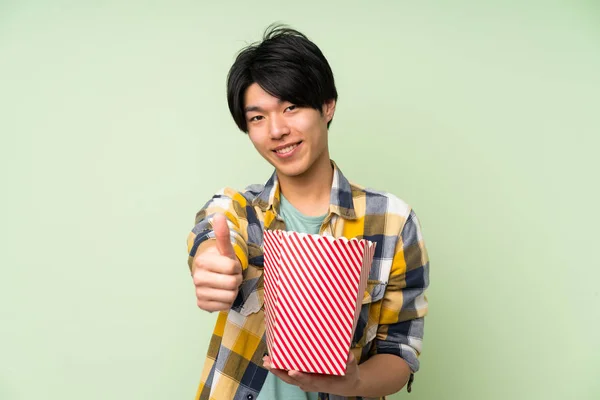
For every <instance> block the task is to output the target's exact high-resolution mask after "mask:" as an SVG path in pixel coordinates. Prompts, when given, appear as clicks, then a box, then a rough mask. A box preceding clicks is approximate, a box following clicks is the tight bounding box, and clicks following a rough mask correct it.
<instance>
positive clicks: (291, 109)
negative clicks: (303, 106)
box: [285, 104, 298, 111]
mask: <svg viewBox="0 0 600 400" xmlns="http://www.w3.org/2000/svg"><path fill="white" fill-rule="evenodd" d="M296 108H298V106H297V105H295V104H292V105H291V106H289V107H286V109H285V111H294V110H295V109H296Z"/></svg>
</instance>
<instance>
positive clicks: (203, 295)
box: [196, 287, 237, 305]
mask: <svg viewBox="0 0 600 400" xmlns="http://www.w3.org/2000/svg"><path fill="white" fill-rule="evenodd" d="M236 296H237V290H221V289H214V288H207V287H202V288H197V289H196V298H197V299H198V300H200V301H212V302H218V303H224V304H228V305H231V304H232V303H233V302H234V300H235V298H236Z"/></svg>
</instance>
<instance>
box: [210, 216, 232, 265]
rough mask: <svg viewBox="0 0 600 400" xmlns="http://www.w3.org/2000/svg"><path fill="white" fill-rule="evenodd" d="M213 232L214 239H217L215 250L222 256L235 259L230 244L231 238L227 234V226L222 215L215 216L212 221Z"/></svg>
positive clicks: (225, 219)
mask: <svg viewBox="0 0 600 400" xmlns="http://www.w3.org/2000/svg"><path fill="white" fill-rule="evenodd" d="M212 225H213V231H214V232H215V238H216V239H217V248H218V249H219V253H220V254H221V255H222V256H225V257H229V258H232V259H233V258H235V252H234V251H233V245H232V244H231V236H230V233H229V226H228V225H227V218H226V217H225V215H223V214H216V215H215V216H214V217H213V221H212Z"/></svg>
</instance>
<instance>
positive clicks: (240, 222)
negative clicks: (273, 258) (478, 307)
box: [187, 162, 429, 400]
mask: <svg viewBox="0 0 600 400" xmlns="http://www.w3.org/2000/svg"><path fill="white" fill-rule="evenodd" d="M332 165H333V166H334V176H333V184H332V188H331V201H330V202H331V204H330V206H329V213H328V215H327V216H326V217H325V220H324V221H323V225H322V226H321V230H320V234H321V235H332V236H334V237H341V236H344V237H346V238H359V239H360V238H365V239H367V240H371V241H374V242H377V247H376V252H375V256H374V259H373V264H372V269H371V272H370V275H369V281H368V285H367V290H366V291H365V293H364V297H363V301H362V309H361V311H360V317H359V321H358V324H357V327H356V331H355V334H354V337H353V339H352V346H351V348H352V349H351V351H352V352H353V353H354V356H355V357H356V359H357V361H358V363H359V364H360V363H361V362H362V361H365V360H366V359H368V358H369V357H372V356H373V355H375V354H383V353H385V354H395V355H397V356H398V357H402V358H403V359H404V360H405V361H406V362H407V363H408V365H409V366H410V369H411V371H412V373H411V376H410V380H409V384H408V386H407V390H408V391H409V392H410V386H411V384H412V380H413V378H414V373H415V372H416V371H417V370H418V369H419V360H418V357H419V355H420V353H421V347H422V341H423V327H424V316H425V315H426V314H427V298H426V296H425V293H424V292H425V289H426V288H427V287H428V285H429V260H428V256H427V251H426V249H425V245H424V242H423V238H422V236H421V228H420V224H419V221H418V219H417V217H416V215H415V213H414V211H413V210H412V209H411V208H410V207H409V206H408V205H407V204H406V203H404V202H403V201H402V200H400V199H399V198H397V197H395V196H394V195H392V194H389V193H384V192H378V191H374V190H371V189H365V188H363V187H360V186H358V185H355V184H351V183H350V182H348V181H347V180H346V178H345V177H344V176H343V175H342V173H341V171H340V170H339V169H338V167H337V166H336V165H335V163H333V162H332ZM279 199H280V194H279V184H278V181H277V175H276V173H273V176H272V177H271V179H269V181H268V182H267V183H266V184H265V185H251V186H249V187H247V188H246V189H245V190H244V191H243V192H237V191H235V190H233V189H229V188H225V189H223V190H221V191H220V192H218V193H217V194H215V195H214V197H213V198H212V199H211V200H210V201H209V202H208V203H207V204H206V205H205V206H204V207H203V208H202V209H201V210H200V211H199V212H198V214H197V215H196V225H195V227H194V228H193V230H192V231H191V233H190V234H189V236H188V240H187V244H188V253H189V258H188V264H189V266H190V268H191V266H192V261H193V258H194V255H195V254H196V250H197V248H198V246H199V245H200V244H201V243H202V242H204V241H206V240H208V239H211V238H214V233H213V231H212V226H211V220H212V217H213V215H214V214H215V213H224V214H225V215H226V216H227V221H228V224H229V228H230V231H231V241H232V243H233V247H234V250H235V253H236V255H237V256H238V258H239V260H240V263H241V265H242V270H243V283H242V285H241V287H240V290H239V294H238V296H237V298H236V300H235V301H234V303H233V305H232V307H231V309H230V310H229V311H223V312H220V313H219V316H218V319H217V323H216V326H215V329H214V332H213V335H212V339H211V341H210V345H209V349H208V354H207V358H206V361H205V364H204V369H203V371H202V375H201V379H200V385H199V388H198V392H197V394H196V399H201V400H203V399H207V400H208V399H210V400H213V399H214V400H231V399H234V400H238V399H239V400H241V399H243V400H252V399H256V398H257V396H258V393H259V392H260V389H261V387H262V385H263V383H264V381H265V379H266V377H267V373H268V372H267V370H265V369H264V368H262V358H263V356H264V355H266V354H267V345H266V340H265V318H264V304H263V292H264V287H263V264H264V258H263V230H264V229H267V230H275V229H282V230H284V229H285V223H284V221H283V219H282V218H281V216H280V215H279ZM319 399H320V400H326V399H329V400H341V399H345V398H344V397H341V396H335V395H329V394H326V393H320V394H319ZM353 399H361V398H360V397H355V398H353Z"/></svg>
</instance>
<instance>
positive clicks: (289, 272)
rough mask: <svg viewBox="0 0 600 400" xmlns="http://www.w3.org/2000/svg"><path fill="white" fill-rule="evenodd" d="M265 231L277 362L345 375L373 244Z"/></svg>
mask: <svg viewBox="0 0 600 400" xmlns="http://www.w3.org/2000/svg"><path fill="white" fill-rule="evenodd" d="M264 235H265V236H264V237H265V283H264V287H265V295H264V296H265V323H266V326H267V332H266V335H267V346H268V348H269V352H270V354H271V358H272V363H273V366H274V367H275V368H278V369H284V370H298V371H304V372H313V373H320V374H329V375H344V374H345V368H346V363H347V361H348V354H349V351H350V344H351V340H352V335H353V334H354V329H355V327H356V323H357V320H358V316H359V311H360V306H361V304H362V299H363V293H364V290H365V287H366V283H367V280H368V276H369V271H370V268H371V262H372V260H373V254H374V250H375V244H374V243H372V242H370V241H367V240H357V239H351V240H348V239H346V238H338V239H334V238H333V237H330V236H319V235H310V234H303V233H297V232H284V231H265V232H264Z"/></svg>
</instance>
